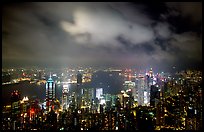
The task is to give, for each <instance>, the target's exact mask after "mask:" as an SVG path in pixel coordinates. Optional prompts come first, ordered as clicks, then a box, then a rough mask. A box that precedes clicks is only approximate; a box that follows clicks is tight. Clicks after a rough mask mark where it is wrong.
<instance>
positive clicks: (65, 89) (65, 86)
mask: <svg viewBox="0 0 204 132" xmlns="http://www.w3.org/2000/svg"><path fill="white" fill-rule="evenodd" d="M68 92H69V84H68V82H64V83H63V88H62V109H63V110H66V109H67V108H68Z"/></svg>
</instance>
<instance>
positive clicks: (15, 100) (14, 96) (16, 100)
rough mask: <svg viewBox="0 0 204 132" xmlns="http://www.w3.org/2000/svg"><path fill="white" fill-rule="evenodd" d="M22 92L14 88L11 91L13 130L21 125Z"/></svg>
mask: <svg viewBox="0 0 204 132" xmlns="http://www.w3.org/2000/svg"><path fill="white" fill-rule="evenodd" d="M20 114H21V111H20V92H19V91H18V90H14V91H13V92H12V93H11V121H12V130H16V128H18V127H20Z"/></svg>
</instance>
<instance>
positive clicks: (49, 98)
mask: <svg viewBox="0 0 204 132" xmlns="http://www.w3.org/2000/svg"><path fill="white" fill-rule="evenodd" d="M45 87H46V110H47V111H50V110H51V108H52V104H53V103H54V100H55V87H56V85H55V83H54V81H53V80H52V77H51V75H50V78H49V79H48V81H47V83H46V86H45Z"/></svg>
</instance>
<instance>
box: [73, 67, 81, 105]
mask: <svg viewBox="0 0 204 132" xmlns="http://www.w3.org/2000/svg"><path fill="white" fill-rule="evenodd" d="M81 85H82V74H81V73H80V72H79V71H78V73H77V88H76V96H75V98H76V102H77V105H76V107H78V108H80V107H81V95H82V94H83V89H82V88H81Z"/></svg>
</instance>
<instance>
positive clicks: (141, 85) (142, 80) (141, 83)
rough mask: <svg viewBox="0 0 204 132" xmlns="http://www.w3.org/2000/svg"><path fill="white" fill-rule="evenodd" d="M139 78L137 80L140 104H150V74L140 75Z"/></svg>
mask: <svg viewBox="0 0 204 132" xmlns="http://www.w3.org/2000/svg"><path fill="white" fill-rule="evenodd" d="M137 79H138V80H137V91H138V105H141V106H149V105H150V85H149V76H148V75H140V76H139V77H138V78H137Z"/></svg>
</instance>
